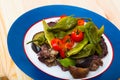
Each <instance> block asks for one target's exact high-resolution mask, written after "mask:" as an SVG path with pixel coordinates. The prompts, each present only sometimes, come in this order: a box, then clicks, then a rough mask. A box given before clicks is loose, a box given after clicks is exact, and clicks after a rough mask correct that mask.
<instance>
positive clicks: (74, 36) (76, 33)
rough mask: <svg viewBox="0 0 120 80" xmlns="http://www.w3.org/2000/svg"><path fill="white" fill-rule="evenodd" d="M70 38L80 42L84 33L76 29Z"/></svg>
mask: <svg viewBox="0 0 120 80" xmlns="http://www.w3.org/2000/svg"><path fill="white" fill-rule="evenodd" d="M71 38H72V40H73V41H75V42H80V41H82V40H83V38H84V33H83V32H82V31H80V30H77V29H76V30H74V31H73V32H72V33H71Z"/></svg>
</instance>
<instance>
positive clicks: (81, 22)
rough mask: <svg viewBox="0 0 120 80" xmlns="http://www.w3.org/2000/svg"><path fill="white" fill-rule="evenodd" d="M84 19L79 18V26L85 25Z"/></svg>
mask: <svg viewBox="0 0 120 80" xmlns="http://www.w3.org/2000/svg"><path fill="white" fill-rule="evenodd" d="M84 22H85V21H84V19H78V21H77V24H78V25H79V26H82V25H84Z"/></svg>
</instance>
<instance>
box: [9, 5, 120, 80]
mask: <svg viewBox="0 0 120 80" xmlns="http://www.w3.org/2000/svg"><path fill="white" fill-rule="evenodd" d="M63 14H66V15H74V16H75V17H89V18H92V20H93V22H94V23H95V24H96V25H97V26H98V27H101V25H104V26H105V33H104V35H103V37H104V39H105V42H106V44H107V47H108V55H107V56H106V57H105V58H103V59H102V60H103V62H104V64H103V66H102V67H100V68H99V69H98V70H97V71H95V72H90V73H89V74H88V76H87V77H86V78H84V79H91V80H116V79H118V78H119V77H120V70H119V67H120V61H119V59H120V54H119V52H120V46H119V45H120V40H119V38H120V31H119V30H118V29H117V28H116V27H115V26H114V25H113V24H112V23H111V22H110V21H108V20H107V19H105V18H103V17H102V16H100V15H98V14H96V13H94V12H92V11H89V10H86V9H83V8H79V7H75V6H68V5H49V6H43V7H39V8H36V9H33V10H31V11H28V12H27V13H25V14H23V15H22V16H20V17H19V18H18V19H17V20H16V21H15V22H14V23H13V25H12V26H11V29H10V30H9V33H8V38H7V42H8V49H9V52H10V55H11V57H12V59H13V60H14V62H15V63H16V65H17V66H18V67H19V68H20V69H21V70H22V71H23V72H24V73H26V74H27V75H28V76H30V77H31V78H33V79H35V80H53V79H54V80H60V79H73V77H72V76H71V75H70V73H69V72H63V71H62V70H61V69H60V68H59V66H55V67H47V66H45V65H44V64H43V63H41V62H40V61H39V60H38V58H37V55H36V54H35V53H34V52H33V51H32V50H31V47H30V45H29V44H28V45H27V44H26V43H27V42H28V41H30V40H31V39H32V37H33V35H34V34H35V33H37V32H39V31H42V30H43V27H42V24H41V20H43V19H45V20H46V21H47V22H49V21H55V20H57V19H58V18H59V17H56V16H60V15H63Z"/></svg>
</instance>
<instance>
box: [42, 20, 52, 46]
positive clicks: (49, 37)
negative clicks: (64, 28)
mask: <svg viewBox="0 0 120 80" xmlns="http://www.w3.org/2000/svg"><path fill="white" fill-rule="evenodd" d="M42 23H43V28H44V33H45V38H46V39H47V41H48V43H49V45H50V47H52V46H51V40H52V39H53V38H54V35H53V33H52V32H49V31H47V29H48V28H49V26H48V24H47V23H46V22H45V20H43V21H42Z"/></svg>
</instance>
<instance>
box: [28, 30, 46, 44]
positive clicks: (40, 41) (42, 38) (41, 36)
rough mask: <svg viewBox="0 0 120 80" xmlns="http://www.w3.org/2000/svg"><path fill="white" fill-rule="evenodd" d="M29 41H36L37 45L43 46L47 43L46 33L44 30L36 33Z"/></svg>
mask: <svg viewBox="0 0 120 80" xmlns="http://www.w3.org/2000/svg"><path fill="white" fill-rule="evenodd" d="M29 43H34V44H35V45H36V46H41V45H43V44H45V43H47V40H46V38H45V34H44V32H43V31H41V32H38V33H36V34H35V35H34V36H33V38H32V41H30V42H28V43H27V44H29Z"/></svg>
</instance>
